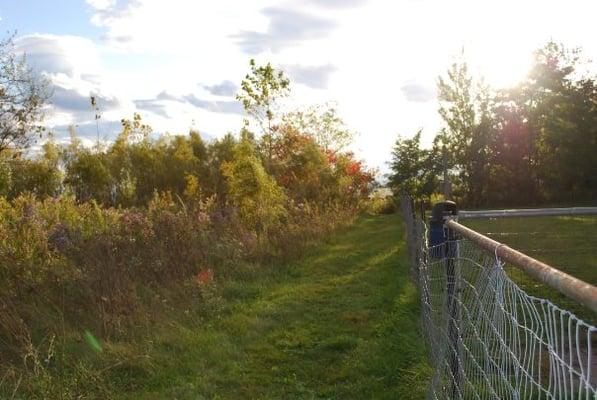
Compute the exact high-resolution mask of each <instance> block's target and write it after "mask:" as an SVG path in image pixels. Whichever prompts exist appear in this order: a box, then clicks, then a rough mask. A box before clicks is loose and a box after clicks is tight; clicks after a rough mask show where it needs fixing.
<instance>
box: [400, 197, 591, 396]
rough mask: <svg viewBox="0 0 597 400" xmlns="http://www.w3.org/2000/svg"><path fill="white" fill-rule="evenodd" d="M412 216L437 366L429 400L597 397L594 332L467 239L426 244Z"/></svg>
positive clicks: (412, 246) (413, 246)
mask: <svg viewBox="0 0 597 400" xmlns="http://www.w3.org/2000/svg"><path fill="white" fill-rule="evenodd" d="M406 208H408V207H406ZM403 211H409V210H404V209H403ZM407 215H408V214H407ZM412 215H413V213H412V209H411V210H410V216H411V218H410V221H408V219H409V218H407V229H408V233H409V236H410V239H409V252H410V255H411V260H412V261H413V265H414V268H413V270H414V271H413V276H414V277H415V279H417V281H418V284H419V289H420V296H421V302H422V305H421V308H422V321H423V325H424V326H423V331H424V332H425V334H426V336H427V339H428V343H429V347H430V359H431V362H432V365H433V367H434V375H433V379H432V382H431V385H430V389H429V396H428V397H429V398H431V399H597V352H596V348H597V328H596V327H594V326H592V325H590V324H588V323H586V322H584V321H582V320H580V319H579V318H577V317H576V316H575V315H573V314H572V313H570V312H569V311H567V310H564V309H562V308H560V307H558V306H557V305H555V304H553V303H552V302H550V301H549V300H546V299H542V298H538V297H535V296H532V295H529V294H528V293H526V292H525V291H524V290H522V289H521V288H520V287H519V286H518V285H517V284H516V283H515V282H514V281H512V280H511V279H510V277H509V276H508V275H507V273H506V271H505V269H504V267H505V266H506V265H505V263H504V262H503V261H502V260H501V259H500V258H499V257H497V255H496V254H495V253H494V254H491V253H490V252H488V251H487V250H485V249H482V248H480V247H479V246H478V245H477V244H476V243H474V242H472V241H470V240H468V239H456V238H452V240H449V241H446V242H444V243H442V244H440V245H437V246H429V243H428V240H427V234H426V231H425V230H426V227H425V224H424V223H423V221H422V220H420V219H417V218H412Z"/></svg>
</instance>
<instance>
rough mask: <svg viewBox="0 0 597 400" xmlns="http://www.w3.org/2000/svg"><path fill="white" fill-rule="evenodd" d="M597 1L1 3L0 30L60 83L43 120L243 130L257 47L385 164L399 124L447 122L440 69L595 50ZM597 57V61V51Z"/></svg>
mask: <svg viewBox="0 0 597 400" xmlns="http://www.w3.org/2000/svg"><path fill="white" fill-rule="evenodd" d="M595 15H597V2H595V1H579V0H568V1H566V2H562V1H550V0H543V1H532V0H528V1H524V2H523V1H521V0H499V1H497V0H488V1H478V0H477V1H461V0H454V1H441V0H401V1H399V0H396V1H388V0H295V1H289V0H288V1H285V0H251V1H247V0H244V1H241V0H236V1H232V0H218V1H199V0H195V1H192V0H167V1H164V0H86V1H85V0H54V1H48V0H0V31H2V32H15V31H16V39H15V44H16V48H17V51H19V52H24V53H25V54H26V55H27V60H28V62H29V64H30V65H31V66H32V67H33V68H34V69H35V70H37V71H39V72H40V73H43V74H46V75H47V76H48V77H49V79H50V80H51V82H52V89H53V96H52V99H51V103H52V104H51V107H50V109H49V110H48V113H47V117H46V121H45V125H46V126H48V127H49V128H50V129H51V130H52V131H53V132H55V136H56V138H57V139H58V140H59V141H61V140H66V138H67V137H68V134H67V132H68V126H70V125H76V126H77V130H78V132H79V135H80V136H81V137H82V138H84V139H85V140H87V142H88V143H92V142H94V141H95V138H96V126H95V120H94V112H93V111H92V110H91V106H90V103H89V96H90V95H93V96H95V97H96V98H97V100H98V104H99V107H100V108H101V113H102V118H101V119H100V125H99V127H100V132H101V136H102V138H103V139H106V140H110V139H113V138H114V136H115V135H116V134H117V133H118V131H119V127H120V122H119V121H120V120H121V119H122V118H131V117H132V115H133V113H134V112H138V113H140V114H141V116H142V117H143V120H144V121H145V122H146V123H148V124H150V125H151V126H152V127H153V129H154V131H155V132H157V133H169V134H185V133H187V132H188V131H189V129H190V128H195V129H197V130H199V131H200V132H201V134H202V135H203V136H204V138H207V139H209V138H216V137H221V136H223V135H224V134H225V133H227V132H238V130H239V128H240V127H241V125H242V120H243V118H244V115H243V110H242V106H241V105H240V103H238V102H237V101H236V100H235V94H236V92H237V91H238V87H239V84H240V81H241V79H242V78H243V77H244V75H245V74H246V73H247V72H248V62H249V59H250V58H255V59H256V61H257V62H258V63H260V64H264V63H267V62H271V63H272V64H273V65H274V66H275V67H276V68H279V69H282V70H283V71H285V72H286V74H287V75H288V76H289V77H290V78H291V81H292V97H291V98H290V99H288V100H287V101H286V102H285V104H284V107H285V109H287V110H291V109H293V108H296V107H301V106H308V105H312V104H321V103H325V102H335V103H336V104H337V108H338V110H339V113H340V116H341V117H342V118H343V119H344V120H345V121H346V123H347V125H348V126H349V127H350V128H351V129H352V130H354V131H355V132H356V133H357V136H356V141H355V143H354V145H353V150H354V151H355V153H356V154H357V156H358V157H359V158H361V159H363V160H365V161H366V162H367V164H368V165H369V166H371V167H376V168H379V169H380V170H381V171H382V172H383V171H386V170H387V162H388V161H389V159H390V153H391V147H392V144H393V143H394V141H395V140H396V138H397V136H398V135H402V136H403V137H410V136H412V135H413V134H414V133H415V132H416V131H417V130H419V129H422V130H423V141H424V142H425V143H430V142H431V140H432V138H433V136H434V135H435V133H436V132H437V131H438V129H440V127H441V120H440V118H439V116H438V114H437V109H438V100H437V96H436V82H437V78H438V76H439V75H442V74H444V73H445V71H446V70H447V69H448V68H449V66H450V65H451V64H452V63H453V62H454V61H455V60H457V59H458V57H459V56H460V54H461V53H462V51H463V49H464V55H465V58H466V60H467V62H468V63H469V64H470V67H471V70H472V71H473V73H474V74H476V75H478V76H481V75H482V76H484V78H485V80H486V81H487V82H488V83H489V84H490V85H491V86H493V87H495V88H502V87H508V86H512V85H514V84H516V82H518V81H519V80H520V79H522V78H523V77H524V75H525V73H526V72H527V70H528V68H529V66H530V62H531V57H532V52H533V50H534V49H537V48H539V47H541V46H542V45H543V44H545V43H546V42H547V41H548V40H555V41H556V42H561V43H564V44H565V45H566V46H569V47H582V49H583V52H584V55H585V56H586V57H587V58H592V59H597V40H596V39H597V24H595ZM596 62H597V60H596Z"/></svg>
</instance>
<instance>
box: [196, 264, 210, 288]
mask: <svg viewBox="0 0 597 400" xmlns="http://www.w3.org/2000/svg"><path fill="white" fill-rule="evenodd" d="M213 280H214V271H213V270H212V269H211V268H207V269H202V270H201V271H199V273H198V274H197V278H196V281H197V284H198V285H199V286H205V285H208V284H210V283H212V282H213Z"/></svg>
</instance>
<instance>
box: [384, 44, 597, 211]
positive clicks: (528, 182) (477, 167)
mask: <svg viewBox="0 0 597 400" xmlns="http://www.w3.org/2000/svg"><path fill="white" fill-rule="evenodd" d="M512 62H515V61H514V60H513V61H512ZM587 65H588V62H587V61H584V60H583V57H582V53H581V51H580V50H579V49H572V50H570V49H567V48H566V47H564V46H563V45H560V44H557V43H555V42H548V43H547V44H546V45H545V46H544V47H542V48H540V49H538V50H537V51H535V52H534V57H533V64H532V67H531V69H530V70H529V72H528V74H527V76H526V77H525V78H524V80H523V81H522V82H520V83H519V84H518V85H516V86H514V87H511V88H508V89H499V90H496V89H492V88H490V87H489V86H488V85H487V84H486V83H485V82H484V81H483V80H482V79H476V78H475V77H473V76H472V74H471V73H470V71H469V69H468V65H467V63H466V62H465V61H463V60H460V61H458V62H455V63H454V64H453V65H452V66H451V67H450V68H449V70H448V71H447V74H446V76H442V77H440V78H439V79H438V97H439V103H440V107H439V114H440V116H441V118H442V121H443V123H444V126H443V128H442V129H441V130H440V131H439V132H438V133H437V135H436V136H435V138H434V140H433V144H432V146H431V147H430V148H425V147H423V146H422V145H421V132H420V131H419V132H417V133H416V134H415V135H414V136H413V137H412V138H402V137H399V138H398V140H397V141H396V143H395V146H394V149H393V153H392V161H391V170H392V172H391V174H390V176H389V185H390V186H391V187H392V188H393V190H394V192H395V193H397V194H398V193H400V194H408V195H411V196H413V197H416V198H419V199H423V200H427V201H428V200H429V199H431V198H432V197H433V196H434V195H439V194H441V193H444V192H445V191H446V190H448V192H450V191H451V197H452V198H453V199H456V200H458V201H459V202H460V203H461V204H463V205H466V206H467V207H487V206H494V207H499V206H528V205H539V204H583V203H590V202H591V201H594V200H595V199H596V198H597V157H595V154H597V77H596V76H594V75H590V74H588V73H586V72H585V67H586V66H587ZM446 181H449V187H448V188H446V187H445V185H446Z"/></svg>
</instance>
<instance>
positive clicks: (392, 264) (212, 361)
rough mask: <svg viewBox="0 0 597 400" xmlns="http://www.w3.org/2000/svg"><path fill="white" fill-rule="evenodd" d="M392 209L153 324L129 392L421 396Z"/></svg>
mask: <svg viewBox="0 0 597 400" xmlns="http://www.w3.org/2000/svg"><path fill="white" fill-rule="evenodd" d="M405 252H406V249H405V243H404V237H403V226H402V223H401V221H400V219H399V218H398V217H397V216H375V217H362V218H360V219H359V220H357V222H356V224H355V225H353V226H351V227H348V228H346V229H345V230H344V231H343V232H341V233H339V234H337V235H335V236H334V237H332V238H330V240H329V242H328V243H326V244H322V245H319V246H317V247H316V248H315V249H312V250H311V251H310V254H309V255H307V256H306V257H305V258H303V259H302V260H301V261H300V262H298V263H296V264H294V265H290V266H283V267H280V268H279V269H278V270H275V269H274V272H272V273H271V274H268V276H269V278H268V279H263V277H262V276H261V277H260V276H259V275H261V274H256V275H254V276H253V277H251V278H246V279H244V280H238V281H233V282H229V283H227V284H226V287H225V288H224V291H223V292H224V298H225V301H223V302H222V303H223V305H222V306H221V309H219V311H217V312H215V313H213V314H212V315H210V316H209V317H208V318H204V319H202V322H201V326H197V325H198V324H185V323H182V322H172V323H170V326H169V327H168V328H167V329H164V331H160V332H154V333H153V334H151V335H150V336H151V339H150V340H149V339H148V343H149V344H147V346H149V348H148V349H147V360H148V361H146V362H142V363H141V364H140V365H137V366H133V365H131V366H130V368H119V371H118V376H116V371H114V372H115V373H114V375H113V377H114V378H116V379H117V380H118V381H120V382H121V386H120V387H121V390H122V391H121V392H120V395H121V396H119V397H122V398H130V399H421V398H424V397H425V389H426V386H427V383H428V382H429V379H430V373H431V371H430V369H429V367H428V365H427V362H426V356H425V350H424V343H423V338H422V334H421V332H420V329H419V328H420V324H419V306H418V298H417V294H416V291H415V289H414V287H413V285H412V283H411V281H410V278H409V267H408V265H407V259H406V254H405Z"/></svg>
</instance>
